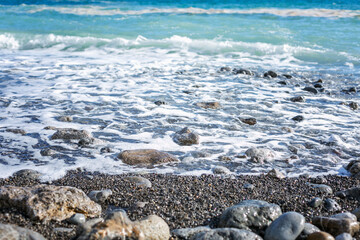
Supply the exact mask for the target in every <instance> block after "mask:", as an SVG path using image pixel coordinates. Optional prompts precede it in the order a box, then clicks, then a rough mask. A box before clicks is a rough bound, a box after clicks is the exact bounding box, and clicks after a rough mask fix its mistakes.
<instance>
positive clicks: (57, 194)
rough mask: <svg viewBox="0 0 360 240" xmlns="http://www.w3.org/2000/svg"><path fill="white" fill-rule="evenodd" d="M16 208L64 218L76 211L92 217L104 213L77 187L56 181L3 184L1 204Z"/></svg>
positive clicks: (49, 217)
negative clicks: (54, 182)
mask: <svg viewBox="0 0 360 240" xmlns="http://www.w3.org/2000/svg"><path fill="white" fill-rule="evenodd" d="M10 207H12V208H16V209H18V210H19V211H22V212H24V213H25V214H26V215H27V216H28V217H30V218H32V219H39V220H45V221H46V220H55V221H62V220H65V219H67V218H69V217H71V216H72V215H74V214H75V213H83V214H84V215H86V216H89V217H96V216H98V215H99V214H101V206H100V205H98V204H97V203H95V202H93V201H91V200H90V199H89V198H88V197H87V196H86V194H85V193H84V192H83V191H82V190H80V189H77V188H74V187H67V186H54V185H43V184H40V185H35V186H31V187H16V186H2V187H0V208H10Z"/></svg>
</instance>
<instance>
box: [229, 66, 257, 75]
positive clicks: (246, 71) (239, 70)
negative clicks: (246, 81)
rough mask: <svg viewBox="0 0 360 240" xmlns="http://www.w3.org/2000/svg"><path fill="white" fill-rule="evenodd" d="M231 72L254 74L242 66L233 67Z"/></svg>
mask: <svg viewBox="0 0 360 240" xmlns="http://www.w3.org/2000/svg"><path fill="white" fill-rule="evenodd" d="M233 73H234V74H244V75H250V76H251V75H254V74H253V73H252V72H251V71H250V70H247V69H243V68H240V69H236V68H234V69H233Z"/></svg>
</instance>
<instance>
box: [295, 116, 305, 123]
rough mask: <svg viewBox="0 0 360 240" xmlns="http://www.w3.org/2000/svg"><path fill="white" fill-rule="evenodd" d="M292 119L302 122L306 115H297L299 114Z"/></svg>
mask: <svg viewBox="0 0 360 240" xmlns="http://www.w3.org/2000/svg"><path fill="white" fill-rule="evenodd" d="M292 120H293V121H295V122H302V121H304V117H303V116H301V115H297V116H295V117H293V118H292Z"/></svg>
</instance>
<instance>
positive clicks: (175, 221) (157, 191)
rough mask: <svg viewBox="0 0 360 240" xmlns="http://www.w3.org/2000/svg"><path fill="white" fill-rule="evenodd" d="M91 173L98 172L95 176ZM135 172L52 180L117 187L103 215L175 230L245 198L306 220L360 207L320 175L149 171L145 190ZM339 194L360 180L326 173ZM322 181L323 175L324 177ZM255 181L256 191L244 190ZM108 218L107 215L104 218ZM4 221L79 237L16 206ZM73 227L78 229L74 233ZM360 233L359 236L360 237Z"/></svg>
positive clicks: (211, 219) (2, 212)
mask: <svg viewBox="0 0 360 240" xmlns="http://www.w3.org/2000/svg"><path fill="white" fill-rule="evenodd" d="M88 176H92V178H89V177H88ZM128 176H134V175H129V174H127V175H106V174H100V173H90V172H84V171H70V172H68V174H67V175H66V176H65V177H63V178H61V179H58V180H56V181H53V182H52V183H51V184H54V185H65V186H73V187H77V188H79V189H82V190H83V191H84V192H85V193H86V194H88V193H90V192H91V191H93V190H104V189H111V191H112V193H113V194H112V195H111V196H109V198H107V199H106V200H105V201H104V202H102V203H101V205H102V208H103V216H104V214H105V212H106V210H107V209H114V208H122V209H124V210H125V211H126V212H127V214H128V215H129V217H130V219H131V220H137V219H141V218H143V217H145V216H148V215H150V214H156V215H158V216H160V217H161V218H163V219H164V220H165V221H166V222H167V223H168V225H169V226H170V229H171V230H173V229H179V228H189V227H196V226H207V225H209V226H210V227H217V224H218V221H219V216H220V215H221V213H222V212H223V211H224V210H225V209H226V208H228V207H230V206H233V205H235V204H237V203H239V202H241V201H243V200H249V199H257V200H263V201H267V202H269V203H275V204H278V205H279V206H280V207H281V210H282V212H284V213H285V212H289V211H295V212H298V213H301V214H302V215H303V216H304V217H305V219H306V222H310V221H311V219H312V218H313V217H314V216H330V215H333V214H335V213H340V212H346V211H349V212H351V211H353V210H354V209H356V208H357V207H358V205H359V204H358V200H356V199H347V198H344V199H342V198H339V197H337V196H335V194H330V193H324V192H321V191H320V190H319V189H316V188H315V189H314V188H312V187H311V186H309V184H308V183H309V182H317V180H318V179H314V178H306V177H299V178H284V179H275V178H271V177H267V176H265V175H260V176H237V177H235V178H230V177H229V178H224V177H219V176H215V175H202V176H200V177H196V176H176V175H159V174H143V175H137V176H141V177H144V178H146V179H148V180H150V182H151V184H152V187H151V188H143V187H139V186H137V185H136V184H135V183H133V182H131V181H129V180H127V179H126V178H127V177H128ZM323 178H325V179H326V184H327V185H328V186H330V187H331V188H332V189H333V190H334V192H337V191H340V190H345V189H348V188H351V187H354V186H359V185H360V180H358V179H354V178H349V177H342V176H335V175H328V176H325V177H323ZM319 179H320V178H319ZM38 183H39V181H38V180H36V179H25V178H23V177H21V176H16V177H10V178H7V179H0V186H3V185H16V186H29V185H34V184H38ZM244 184H252V185H253V186H254V188H253V189H250V188H244V187H243V186H244ZM314 197H319V198H322V199H324V200H325V199H326V198H331V199H334V200H336V202H337V203H338V204H339V205H340V207H341V210H339V211H335V212H328V211H327V210H326V208H325V206H324V205H321V206H319V207H317V208H311V207H309V206H308V204H307V203H308V202H309V201H310V200H311V199H313V198H314ZM139 202H146V203H147V204H143V205H141V206H140V207H133V206H134V205H136V204H137V203H139ZM103 216H102V217H103ZM0 222H2V223H11V224H16V225H18V226H20V227H25V228H29V229H31V230H34V231H36V232H39V233H40V234H42V235H43V236H44V237H46V238H48V239H70V238H71V237H73V236H75V233H76V225H73V224H70V223H69V222H67V221H63V222H44V223H42V222H38V221H33V220H31V219H29V218H27V217H26V216H24V215H23V214H22V213H21V212H18V211H16V210H15V209H0ZM55 228H67V229H68V231H60V232H59V231H54V230H53V229H55ZM70 229H73V231H70ZM359 237H360V234H359V233H357V234H356V235H355V238H356V239H359Z"/></svg>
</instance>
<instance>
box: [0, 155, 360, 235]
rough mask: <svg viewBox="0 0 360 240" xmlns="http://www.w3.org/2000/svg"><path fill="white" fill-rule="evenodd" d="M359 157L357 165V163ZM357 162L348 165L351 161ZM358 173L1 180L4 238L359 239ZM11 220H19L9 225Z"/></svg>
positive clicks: (75, 174) (26, 173)
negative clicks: (321, 175)
mask: <svg viewBox="0 0 360 240" xmlns="http://www.w3.org/2000/svg"><path fill="white" fill-rule="evenodd" d="M358 165H360V164H358V162H352V163H350V164H349V168H350V169H353V171H352V172H354V171H355V169H354V168H356V167H357V166H358ZM350 169H349V170H350ZM357 186H360V180H359V179H358V178H356V177H355V175H354V176H352V177H341V176H324V177H317V178H310V177H308V176H302V177H299V178H282V177H281V175H277V174H276V171H272V172H271V173H269V174H267V175H261V176H239V177H234V176H232V177H231V176H225V175H203V176H200V177H195V176H174V175H156V174H143V175H105V174H99V173H88V172H84V171H80V170H79V171H72V172H69V173H68V174H67V175H66V176H65V177H63V178H62V179H59V180H56V181H54V182H51V183H40V181H39V174H37V172H34V171H30V170H22V171H20V172H18V173H15V174H14V175H13V176H12V177H9V178H7V179H0V223H1V224H0V239H125V238H126V239H169V238H172V239H196V240H198V239H270V240H271V239H309V240H311V239H335V238H336V239H337V240H338V239H353V238H355V239H360V234H359V229H360V225H359V223H358V222H357V219H358V218H360V209H358V207H359V200H360V188H358V187H357ZM10 224H11V225H10Z"/></svg>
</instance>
